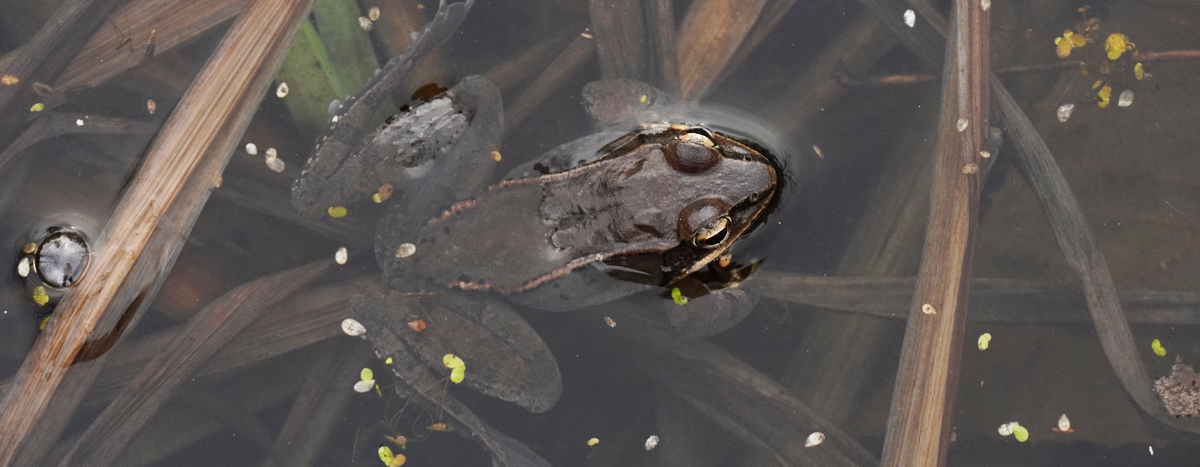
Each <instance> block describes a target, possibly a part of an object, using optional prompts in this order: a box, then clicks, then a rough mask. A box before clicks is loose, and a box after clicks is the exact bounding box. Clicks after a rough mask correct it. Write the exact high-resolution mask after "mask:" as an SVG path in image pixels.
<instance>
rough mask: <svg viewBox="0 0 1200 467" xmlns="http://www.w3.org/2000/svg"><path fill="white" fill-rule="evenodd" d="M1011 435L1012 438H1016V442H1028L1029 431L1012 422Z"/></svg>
mask: <svg viewBox="0 0 1200 467" xmlns="http://www.w3.org/2000/svg"><path fill="white" fill-rule="evenodd" d="M1012 434H1013V438H1016V439H1017V441H1020V442H1022V443H1024V442H1025V441H1027V440H1029V430H1027V429H1026V428H1025V427H1023V426H1021V424H1020V423H1016V422H1013V427H1012Z"/></svg>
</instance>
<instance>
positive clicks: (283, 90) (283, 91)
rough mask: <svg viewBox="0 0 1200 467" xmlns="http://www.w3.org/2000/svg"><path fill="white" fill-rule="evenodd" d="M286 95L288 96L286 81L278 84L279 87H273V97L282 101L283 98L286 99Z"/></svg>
mask: <svg viewBox="0 0 1200 467" xmlns="http://www.w3.org/2000/svg"><path fill="white" fill-rule="evenodd" d="M287 95H288V85H287V81H284V82H281V83H279V86H275V97H278V98H280V99H283V98H285V97H287Z"/></svg>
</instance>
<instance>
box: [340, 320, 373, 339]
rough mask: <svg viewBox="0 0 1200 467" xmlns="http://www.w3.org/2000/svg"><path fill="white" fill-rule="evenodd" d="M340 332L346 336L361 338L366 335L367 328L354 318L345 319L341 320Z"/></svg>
mask: <svg viewBox="0 0 1200 467" xmlns="http://www.w3.org/2000/svg"><path fill="white" fill-rule="evenodd" d="M342 332H344V333H346V335H347V336H352V337H354V336H361V335H363V334H366V333H367V327H366V326H363V325H362V323H360V322H358V321H356V320H355V319H354V318H346V319H344V320H342Z"/></svg>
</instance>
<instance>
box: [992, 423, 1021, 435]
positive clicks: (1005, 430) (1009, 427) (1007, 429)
mask: <svg viewBox="0 0 1200 467" xmlns="http://www.w3.org/2000/svg"><path fill="white" fill-rule="evenodd" d="M1015 426H1017V422H1008V423H1005V424H1003V425H1000V429H999V430H996V431H999V432H1000V436H1012V434H1013V427H1015Z"/></svg>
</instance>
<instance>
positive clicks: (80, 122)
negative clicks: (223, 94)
mask: <svg viewBox="0 0 1200 467" xmlns="http://www.w3.org/2000/svg"><path fill="white" fill-rule="evenodd" d="M1121 95H1122V96H1124V94H1121ZM1122 107H1124V106H1122ZM75 126H83V119H82V118H77V119H75Z"/></svg>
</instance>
